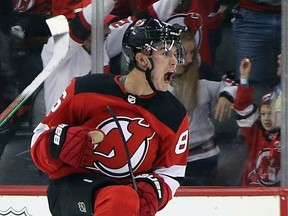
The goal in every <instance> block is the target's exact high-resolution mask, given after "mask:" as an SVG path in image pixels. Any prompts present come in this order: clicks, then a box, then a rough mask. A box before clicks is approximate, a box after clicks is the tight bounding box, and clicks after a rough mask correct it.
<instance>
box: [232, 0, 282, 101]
mask: <svg viewBox="0 0 288 216" xmlns="http://www.w3.org/2000/svg"><path fill="white" fill-rule="evenodd" d="M233 11H234V19H233V26H232V39H233V44H234V46H235V55H236V56H235V57H236V59H235V60H236V67H235V68H236V74H235V75H236V77H235V79H236V80H238V81H239V79H240V71H239V68H240V63H241V60H242V59H243V58H248V59H249V60H250V61H251V64H253V67H252V68H251V73H250V75H249V83H250V84H252V85H253V86H254V88H255V90H254V100H255V102H256V104H258V103H259V102H261V98H262V96H263V95H264V94H266V93H267V92H269V91H270V90H271V87H273V86H274V85H275V82H278V79H279V77H278V76H277V75H276V73H275V72H276V67H277V65H276V64H275V63H276V59H277V55H278V54H279V53H280V52H281V0H276V1H274V0H239V4H238V5H237V7H235V8H234V10H233Z"/></svg>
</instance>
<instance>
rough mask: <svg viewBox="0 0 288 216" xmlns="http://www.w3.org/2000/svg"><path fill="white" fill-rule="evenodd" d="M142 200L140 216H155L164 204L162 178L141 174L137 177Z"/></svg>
mask: <svg viewBox="0 0 288 216" xmlns="http://www.w3.org/2000/svg"><path fill="white" fill-rule="evenodd" d="M135 180H136V182H137V188H138V191H137V192H138V195H139V198H140V216H154V215H155V214H156V212H157V211H158V209H159V207H160V205H161V202H162V196H163V193H162V186H161V182H160V181H161V180H162V181H163V179H162V178H157V177H156V176H154V175H152V174H141V175H138V176H136V177H135Z"/></svg>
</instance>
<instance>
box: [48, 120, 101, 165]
mask: <svg viewBox="0 0 288 216" xmlns="http://www.w3.org/2000/svg"><path fill="white" fill-rule="evenodd" d="M103 139H104V133H103V132H102V131H100V130H95V131H89V130H88V129H85V128H83V127H80V126H76V127H69V126H68V125H66V124H60V125H58V126H57V127H56V129H54V131H53V133H52V135H51V140H50V154H51V157H52V158H55V159H58V158H60V159H61V160H62V161H63V162H65V163H67V164H69V165H70V166H73V167H85V166H88V165H91V164H92V163H93V159H94V151H93V150H94V147H95V145H94V144H95V143H99V142H101V141H102V140H103Z"/></svg>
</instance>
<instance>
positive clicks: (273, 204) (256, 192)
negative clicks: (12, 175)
mask: <svg viewBox="0 0 288 216" xmlns="http://www.w3.org/2000/svg"><path fill="white" fill-rule="evenodd" d="M45 194H46V187H45V186H0V216H1V215H5V216H6V215H7V216H14V215H17V216H51V214H50V213H49V209H48V203H47V198H46V196H45ZM287 199H288V188H241V187H217V188H211V187H181V188H179V189H178V191H177V193H176V196H175V197H174V198H173V199H172V200H171V201H170V202H169V203H168V205H167V206H166V208H165V209H164V210H162V211H160V212H159V213H157V215H156V216H188V215H189V216H194V215H201V216H231V215H233V216H242V215H245V216H258V215H259V216H260V215H261V216H287V215H288V211H287Z"/></svg>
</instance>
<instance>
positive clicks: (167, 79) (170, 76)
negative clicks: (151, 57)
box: [164, 72, 174, 83]
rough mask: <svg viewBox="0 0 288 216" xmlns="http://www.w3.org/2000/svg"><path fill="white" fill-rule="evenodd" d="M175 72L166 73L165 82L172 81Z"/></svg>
mask: <svg viewBox="0 0 288 216" xmlns="http://www.w3.org/2000/svg"><path fill="white" fill-rule="evenodd" d="M173 74H174V72H168V73H166V74H165V75H164V80H165V82H169V83H170V82H171V80H172V77H173Z"/></svg>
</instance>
